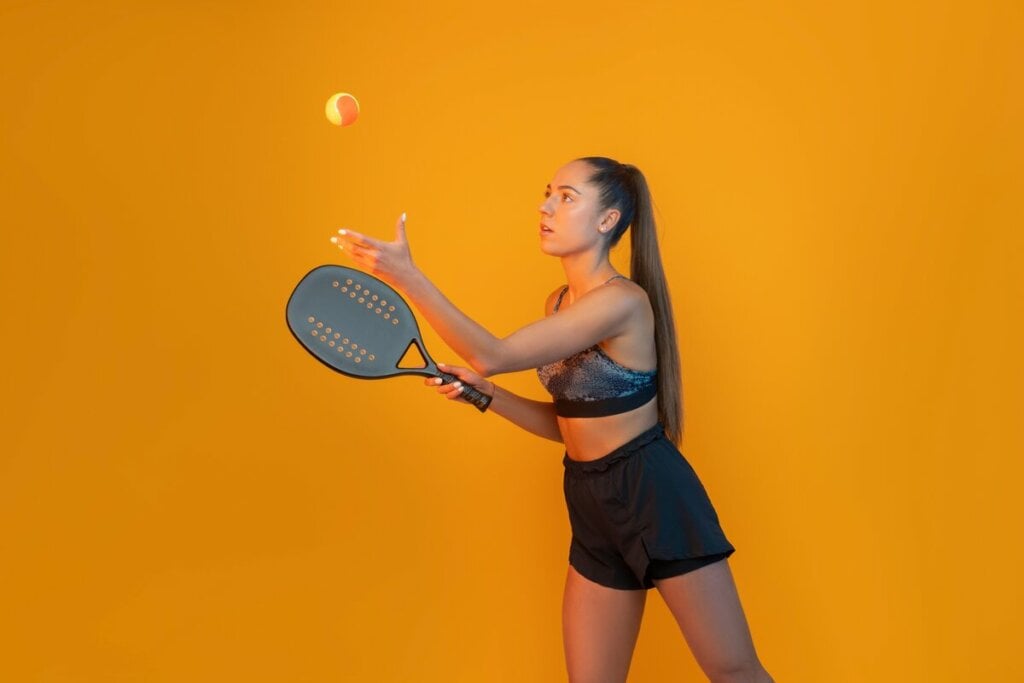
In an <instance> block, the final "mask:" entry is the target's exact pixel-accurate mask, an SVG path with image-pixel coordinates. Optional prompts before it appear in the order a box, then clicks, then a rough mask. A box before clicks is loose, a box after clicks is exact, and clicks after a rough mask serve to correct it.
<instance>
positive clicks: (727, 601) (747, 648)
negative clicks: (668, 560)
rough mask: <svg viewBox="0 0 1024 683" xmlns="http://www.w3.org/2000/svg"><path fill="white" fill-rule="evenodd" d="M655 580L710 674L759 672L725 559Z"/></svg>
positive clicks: (724, 675)
mask: <svg viewBox="0 0 1024 683" xmlns="http://www.w3.org/2000/svg"><path fill="white" fill-rule="evenodd" d="M654 585H655V587H656V588H657V589H658V592H659V593H661V596H662V598H663V599H664V600H665V604H666V605H668V608H669V611H671V612H672V616H674V617H675V619H676V622H677V623H678V624H679V628H680V630H681V631H682V632H683V637H684V638H685V639H686V642H687V644H688V645H689V646H690V650H691V651H692V652H693V656H694V658H695V659H696V660H697V663H698V664H699V665H700V667H701V669H703V670H704V673H705V674H706V675H707V676H708V677H709V679H711V680H723V679H729V677H730V676H734V675H743V674H747V675H756V674H757V672H759V671H760V669H761V664H760V661H759V659H758V656H757V654H756V653H755V651H754V643H753V639H752V638H751V635H750V629H749V627H748V625H747V619H746V616H745V615H744V613H743V607H742V606H741V605H740V598H739V593H738V592H737V590H736V583H735V581H734V580H733V576H732V569H731V568H730V567H729V561H728V560H727V559H723V560H720V561H718V562H714V563H712V564H709V565H705V566H703V567H701V568H699V569H695V570H693V571H690V572H687V573H685V574H680V575H678V576H673V577H671V578H667V579H654ZM745 680H752V679H749V678H748V679H745ZM768 680H770V679H768Z"/></svg>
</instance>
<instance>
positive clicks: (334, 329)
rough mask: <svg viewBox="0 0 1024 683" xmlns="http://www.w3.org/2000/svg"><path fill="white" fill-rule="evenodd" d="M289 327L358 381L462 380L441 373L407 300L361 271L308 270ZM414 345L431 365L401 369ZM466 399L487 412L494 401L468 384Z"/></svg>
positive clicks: (290, 308) (289, 310)
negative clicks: (414, 377)
mask: <svg viewBox="0 0 1024 683" xmlns="http://www.w3.org/2000/svg"><path fill="white" fill-rule="evenodd" d="M285 317H286V319H287V321H288V329H290V330H291V332H292V334H293V335H294V336H295V338H296V339H297V340H298V341H299V343H300V344H302V346H303V348H305V349H306V350H307V351H309V352H310V353H311V354H312V355H313V356H314V357H315V358H316V359H317V360H319V361H321V362H322V363H324V364H325V365H326V366H327V367H329V368H331V369H332V370H336V371H337V372H340V373H343V374H345V375H348V376H350V377H356V378H359V379H383V378H387V377H396V376H399V375H419V376H421V377H440V378H442V381H443V382H444V383H445V384H449V383H451V382H454V381H456V380H457V379H458V378H457V377H456V376H455V375H451V374H449V373H446V372H441V371H440V370H438V369H437V365H436V364H435V363H434V360H433V359H432V358H431V357H430V354H429V353H428V352H427V349H426V346H424V344H423V339H422V337H421V336H420V328H419V325H418V324H417V323H416V318H415V316H413V314H412V309H411V308H410V307H409V304H408V303H406V301H405V299H403V298H402V297H401V295H399V293H398V292H397V291H395V290H394V289H393V288H392V287H391V286H390V285H389V284H387V283H386V282H384V281H382V280H380V279H378V278H376V277H374V276H372V275H370V274H368V273H364V272H362V271H360V270H356V269H354V268H348V267H346V266H338V265H323V266H318V267H316V268H314V269H313V270H311V271H309V272H308V273H307V274H306V276H305V277H303V278H302V279H301V280H300V281H299V284H298V285H296V287H295V290H294V291H293V292H292V294H291V296H290V297H289V298H288V305H287V307H286V312H285ZM412 344H415V345H416V348H417V349H418V350H419V353H420V355H421V356H422V357H423V359H424V361H425V363H426V365H425V366H424V367H422V368H415V367H413V368H409V367H401V368H400V367H398V363H399V362H400V361H401V360H402V358H403V357H404V356H405V354H406V353H407V352H408V351H409V347H410V346H411V345H412ZM461 398H464V399H465V400H467V401H469V402H470V403H472V404H473V405H475V406H476V407H477V409H478V410H480V411H481V412H483V411H484V410H486V408H487V405H488V404H489V403H490V401H491V397H490V396H486V395H484V394H482V393H480V392H479V391H477V390H476V389H475V388H473V387H471V386H470V385H468V384H465V383H463V390H462V394H461Z"/></svg>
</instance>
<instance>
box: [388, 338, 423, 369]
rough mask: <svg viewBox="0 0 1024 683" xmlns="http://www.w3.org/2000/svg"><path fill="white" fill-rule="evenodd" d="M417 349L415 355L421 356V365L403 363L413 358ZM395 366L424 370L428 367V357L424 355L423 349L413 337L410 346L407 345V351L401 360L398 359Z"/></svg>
mask: <svg viewBox="0 0 1024 683" xmlns="http://www.w3.org/2000/svg"><path fill="white" fill-rule="evenodd" d="M414 350H415V357H416V358H419V365H403V362H404V361H405V360H407V359H411V358H413V351H414ZM395 367H397V368H399V369H401V370H422V369H423V368H425V367H427V359H426V357H425V356H424V355H423V350H422V349H421V348H420V345H419V344H418V343H417V342H416V340H415V339H413V340H412V341H411V342H409V346H407V347H405V352H404V353H403V354H402V358H401V360H399V361H398V365H396V366H395Z"/></svg>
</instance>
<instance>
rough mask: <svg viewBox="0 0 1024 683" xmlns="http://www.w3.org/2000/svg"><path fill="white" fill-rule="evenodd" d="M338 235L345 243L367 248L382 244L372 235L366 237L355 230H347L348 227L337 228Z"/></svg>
mask: <svg viewBox="0 0 1024 683" xmlns="http://www.w3.org/2000/svg"><path fill="white" fill-rule="evenodd" d="M338 235H339V236H340V239H341V241H342V242H343V243H344V244H345V245H353V246H358V247H363V248H368V247H380V246H381V244H382V242H380V241H379V240H375V239H373V238H372V237H367V236H366V235H364V234H362V233H359V232H356V231H355V230H349V229H348V228H341V229H340V230H338Z"/></svg>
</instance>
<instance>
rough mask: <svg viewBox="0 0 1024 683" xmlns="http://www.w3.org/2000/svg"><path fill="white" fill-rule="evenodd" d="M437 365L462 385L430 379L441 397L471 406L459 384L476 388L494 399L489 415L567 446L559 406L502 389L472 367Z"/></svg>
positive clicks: (430, 382)
mask: <svg viewBox="0 0 1024 683" xmlns="http://www.w3.org/2000/svg"><path fill="white" fill-rule="evenodd" d="M437 366H438V369H440V370H441V371H443V372H447V373H449V374H452V375H455V376H456V377H458V378H459V381H458V382H452V383H451V384H442V385H440V386H438V384H437V383H438V382H439V381H440V378H437V377H429V378H427V379H426V380H425V381H424V384H426V385H427V386H432V387H436V388H437V392H438V393H439V394H444V395H445V396H446V397H447V398H448V399H449V400H452V401H455V400H459V401H460V402H462V403H466V405H469V403H468V402H467V401H466V400H465V399H462V398H461V395H462V389H460V388H459V387H457V386H456V385H457V384H462V385H466V384H468V385H470V386H472V387H475V388H476V389H477V391H480V392H482V393H484V394H486V395H487V396H491V397H492V398H491V403H490V405H489V406H488V407H487V412H489V413H497V414H498V415H500V416H502V417H503V418H505V419H506V420H508V421H509V422H511V423H512V424H514V425H516V426H517V427H522V428H523V429H525V430H526V431H528V432H530V433H531V434H536V435H537V436H540V437H543V438H545V439H550V440H551V441H557V442H558V443H563V441H562V432H561V430H560V429H559V428H558V418H557V417H556V415H555V404H554V403H552V402H551V401H534V400H533V399H530V398H524V397H522V396H519V395H518V394H513V393H512V392H511V391H508V390H507V389H502V388H501V387H499V386H498V385H497V384H495V383H494V382H492V381H490V380H488V379H484V378H483V377H481V376H480V375H478V374H477V373H475V372H473V371H472V370H470V369H469V368H464V367H461V366H459V365H445V364H444V363H438V364H437Z"/></svg>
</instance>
